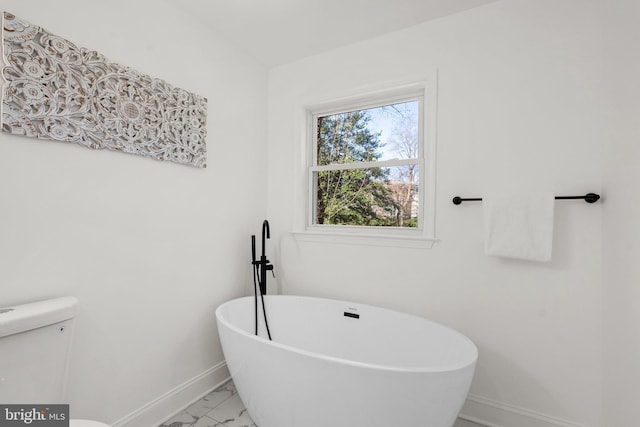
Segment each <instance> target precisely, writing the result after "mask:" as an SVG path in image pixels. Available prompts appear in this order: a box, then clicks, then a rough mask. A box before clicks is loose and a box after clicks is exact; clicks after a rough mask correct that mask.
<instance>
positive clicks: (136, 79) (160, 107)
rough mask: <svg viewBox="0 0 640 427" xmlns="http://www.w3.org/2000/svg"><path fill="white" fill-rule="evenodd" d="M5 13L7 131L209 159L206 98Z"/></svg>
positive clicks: (181, 159) (162, 156) (183, 159)
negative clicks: (111, 59) (206, 138)
mask: <svg viewBox="0 0 640 427" xmlns="http://www.w3.org/2000/svg"><path fill="white" fill-rule="evenodd" d="M2 18H3V19H2V47H3V55H2V58H3V61H4V67H3V68H2V78H3V80H4V85H3V90H2V130H3V131H4V132H8V133H11V134H18V135H24V136H28V137H32V138H39V139H49V140H56V141H65V142H72V143H75V144H79V145H83V146H85V147H90V148H96V149H100V148H106V149H109V150H118V151H124V152H126V153H133V154H138V155H141V156H146V157H152V158H154V159H158V160H169V161H172V162H176V163H182V164H188V165H192V166H196V167H206V156H207V152H206V145H205V137H206V133H207V132H206V117H207V100H206V98H203V97H201V96H198V95H195V94H193V93H190V92H187V91H185V90H183V89H179V88H176V87H174V86H172V85H170V84H168V83H166V82H165V81H162V80H159V79H155V78H152V77H149V76H147V75H145V74H141V73H139V72H137V71H135V70H132V69H131V68H129V67H125V66H122V65H119V64H116V63H114V62H111V61H109V60H108V59H106V58H105V57H104V56H103V55H101V54H99V53H98V52H95V51H91V50H87V49H84V48H80V47H77V46H76V45H74V44H73V43H71V42H69V41H68V40H65V39H63V38H61V37H58V36H56V35H53V34H51V33H49V32H47V31H46V30H44V29H42V28H41V27H38V26H35V25H31V24H29V23H28V22H26V21H23V20H22V19H19V18H17V17H15V16H14V15H12V14H10V13H7V12H4V13H3V17H2Z"/></svg>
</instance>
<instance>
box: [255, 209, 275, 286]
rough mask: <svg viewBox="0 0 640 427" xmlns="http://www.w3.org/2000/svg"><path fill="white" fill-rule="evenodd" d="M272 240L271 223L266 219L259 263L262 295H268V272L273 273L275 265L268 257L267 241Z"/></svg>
mask: <svg viewBox="0 0 640 427" xmlns="http://www.w3.org/2000/svg"><path fill="white" fill-rule="evenodd" d="M270 238H271V231H270V230H269V221H267V220H266V219H265V220H264V221H262V255H261V256H260V261H258V262H257V264H259V265H260V293H261V294H262V295H265V294H266V293H267V271H273V265H272V264H271V262H270V261H269V260H268V259H267V255H266V246H267V244H266V239H270Z"/></svg>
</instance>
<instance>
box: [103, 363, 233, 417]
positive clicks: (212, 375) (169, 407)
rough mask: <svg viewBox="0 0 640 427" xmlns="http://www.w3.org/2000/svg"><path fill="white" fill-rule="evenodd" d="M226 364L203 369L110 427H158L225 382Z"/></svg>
mask: <svg viewBox="0 0 640 427" xmlns="http://www.w3.org/2000/svg"><path fill="white" fill-rule="evenodd" d="M229 378H230V375H229V369H227V364H226V362H220V363H218V364H217V365H215V366H213V367H211V368H209V369H207V370H206V371H204V372H203V373H201V374H199V375H196V376H195V377H193V378H191V379H190V380H188V381H186V382H185V383H183V384H180V385H179V386H177V387H175V388H174V389H172V390H169V391H168V392H166V393H165V394H163V395H162V396H160V397H158V398H157V399H154V400H152V401H151V402H149V403H147V404H146V405H144V406H142V407H141V408H138V409H136V410H135V411H133V412H132V413H130V414H128V415H125V416H124V417H122V418H120V419H119V420H118V421H116V422H115V423H113V427H149V426H158V425H160V424H162V422H163V421H165V420H167V419H169V418H171V417H172V416H173V415H175V414H177V413H178V412H180V411H182V410H183V409H185V408H186V407H188V406H189V405H191V404H192V403H193V402H195V401H197V400H198V399H200V398H202V397H203V396H205V395H206V394H207V393H209V392H210V391H212V390H214V389H216V388H217V387H219V386H220V385H222V384H223V383H225V382H226V381H227V380H229Z"/></svg>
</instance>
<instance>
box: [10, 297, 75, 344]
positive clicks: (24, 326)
mask: <svg viewBox="0 0 640 427" xmlns="http://www.w3.org/2000/svg"><path fill="white" fill-rule="evenodd" d="M77 312H78V299H77V298H76V297H60V298H54V299H49V300H45V301H38V302H32V303H27V304H22V305H14V306H11V307H6V308H0V338H2V337H6V336H8V335H13V334H19V333H20V332H26V331H30V330H32V329H37V328H41V327H43V326H48V325H53V324H54V323H58V322H62V321H64V320H67V319H71V318H72V317H74V316H75V315H76V314H77Z"/></svg>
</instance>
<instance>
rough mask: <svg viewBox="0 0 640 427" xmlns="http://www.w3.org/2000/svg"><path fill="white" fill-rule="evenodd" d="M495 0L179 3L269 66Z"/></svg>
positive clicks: (221, 0)
mask: <svg viewBox="0 0 640 427" xmlns="http://www.w3.org/2000/svg"><path fill="white" fill-rule="evenodd" d="M494 1H496V0H189V1H181V2H180V7H181V8H183V9H185V10H186V11H187V12H189V13H190V14H192V15H193V16H194V17H196V19H198V20H200V21H201V22H202V23H204V24H205V25H207V26H208V27H210V28H211V29H212V30H213V31H215V32H216V33H218V34H219V35H220V36H221V37H223V38H224V39H226V40H228V41H229V42H231V43H232V44H234V45H235V46H237V47H238V48H239V49H240V50H242V51H244V52H245V53H247V54H249V55H251V56H252V57H254V58H256V59H257V60H258V61H259V62H261V63H263V64H264V65H266V66H268V67H273V66H277V65H280V64H285V63H287V62H292V61H295V60H298V59H301V58H304V57H306V56H310V55H314V54H318V53H321V52H325V51H328V50H331V49H335V48H338V47H340V46H345V45H348V44H352V43H355V42H358V41H361V40H366V39H369V38H372V37H376V36H379V35H382V34H385V33H389V32H392V31H396V30H400V29H402V28H406V27H410V26H412V25H416V24H419V23H421V22H424V21H429V20H433V19H437V18H440V17H443V16H446V15H450V14H453V13H457V12H461V11H463V10H467V9H471V8H474V7H477V6H481V5H484V4H487V3H491V2H494Z"/></svg>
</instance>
